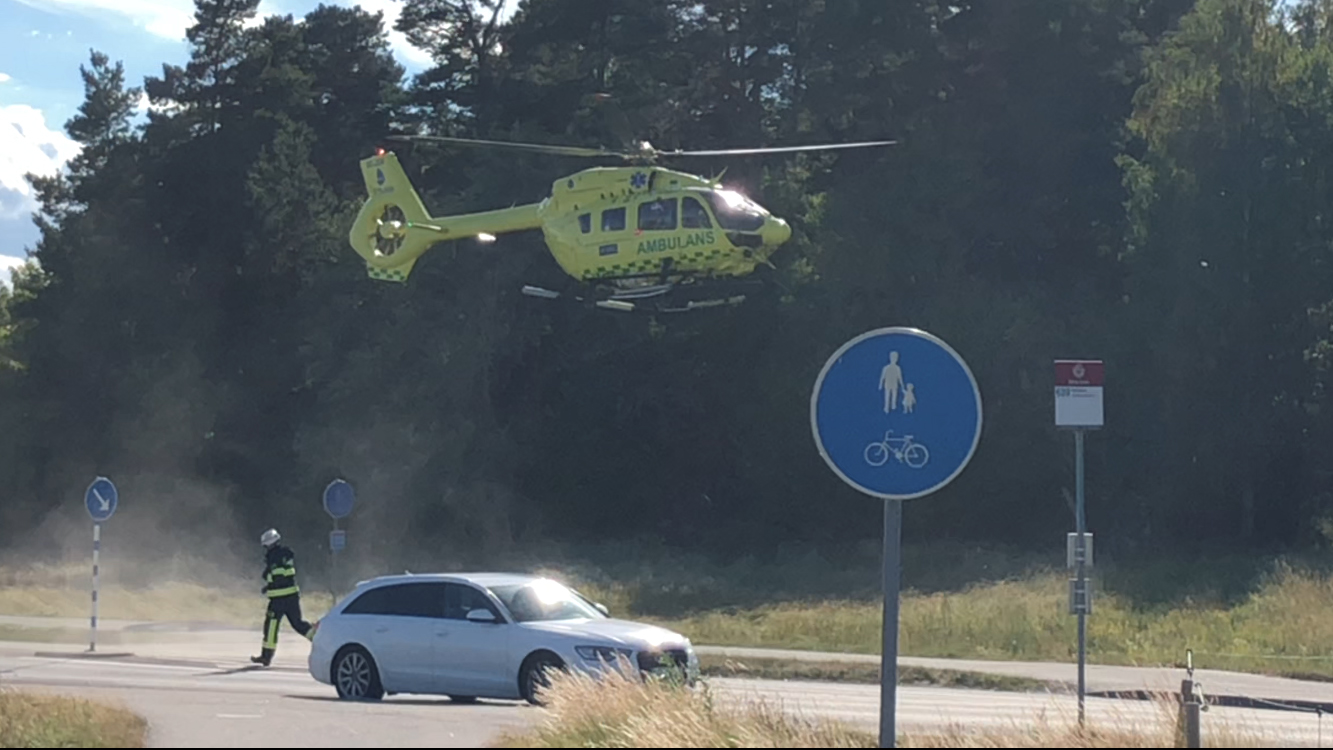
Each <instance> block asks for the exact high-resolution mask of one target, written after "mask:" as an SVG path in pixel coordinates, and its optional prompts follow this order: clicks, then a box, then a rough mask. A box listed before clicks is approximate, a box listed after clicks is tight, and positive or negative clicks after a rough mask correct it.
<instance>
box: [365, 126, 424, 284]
mask: <svg viewBox="0 0 1333 750" xmlns="http://www.w3.org/2000/svg"><path fill="white" fill-rule="evenodd" d="M361 176H362V177H363V178H364V179H365V181H366V192H367V193H368V195H369V197H368V198H367V199H366V202H365V203H363V204H362V206H361V211H360V213H358V214H357V217H356V221H355V222H354V223H353V224H352V229H351V231H350V232H349V235H348V239H349V240H350V241H351V244H352V249H354V250H356V252H357V254H358V255H360V256H361V257H362V258H363V259H364V260H365V261H366V272H367V273H368V274H369V275H370V277H371V278H373V279H378V280H380V281H398V282H406V281H407V276H408V274H410V273H411V272H412V266H414V265H415V264H416V262H417V259H418V258H420V257H421V255H422V254H423V253H425V252H426V251H427V250H429V249H430V247H431V245H433V244H435V243H436V242H438V241H439V239H440V238H439V237H438V236H435V234H436V233H435V231H433V230H435V229H436V228H435V227H433V226H432V225H431V217H430V214H428V213H427V212H426V207H425V205H424V204H423V203H422V202H421V197H420V196H419V195H417V192H416V189H415V188H413V187H412V183H411V181H410V180H409V179H408V178H407V173H406V172H405V171H403V167H402V165H401V164H399V163H398V157H397V156H395V155H394V154H393V153H385V152H384V151H383V150H380V151H379V152H378V153H377V154H376V155H375V156H372V157H370V158H368V159H362V160H361Z"/></svg>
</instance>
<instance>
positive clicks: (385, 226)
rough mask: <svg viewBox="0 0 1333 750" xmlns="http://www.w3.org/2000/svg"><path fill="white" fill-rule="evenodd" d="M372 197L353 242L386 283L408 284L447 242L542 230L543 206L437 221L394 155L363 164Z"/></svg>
mask: <svg viewBox="0 0 1333 750" xmlns="http://www.w3.org/2000/svg"><path fill="white" fill-rule="evenodd" d="M361 176H362V177H363V178H364V179H365V181H366V192H367V194H368V196H369V197H368V198H367V199H366V202H365V203H364V204H363V205H362V206H361V211H360V213H359V214H357V217H356V222H355V223H354V224H353V225H352V229H351V232H350V233H349V237H348V239H349V240H350V241H351V244H352V248H353V249H354V250H356V252H357V254H359V255H360V256H361V257H362V258H363V259H365V261H366V270H367V273H368V274H369V275H370V277H371V278H373V279H379V280H381V281H398V282H405V281H407V276H408V274H410V273H411V272H412V267H413V266H414V265H415V264H416V262H417V260H418V259H419V258H420V257H421V256H422V254H424V253H425V252H426V251H427V250H429V249H430V248H431V246H432V245H434V244H435V243H437V242H441V241H443V240H454V239H462V238H465V237H481V236H483V235H493V234H500V233H503V232H515V231H522V230H527V229H538V228H540V227H541V216H540V213H539V205H538V204H532V205H527V206H515V207H513V208H505V209H500V210H497V211H485V212H482V213H474V214H462V215H459V216H447V217H439V218H436V217H432V216H431V215H430V214H429V213H428V212H427V211H426V207H425V205H424V204H423V203H422V202H421V196H419V195H418V194H417V192H416V189H415V188H413V187H412V183H411V181H410V180H409V179H408V177H407V173H406V172H405V171H403V167H402V165H401V164H399V163H398V157H397V156H396V155H395V154H394V153H393V152H391V151H390V152H387V153H386V152H383V151H381V152H380V153H378V154H377V155H375V156H372V157H370V158H368V159H362V160H361Z"/></svg>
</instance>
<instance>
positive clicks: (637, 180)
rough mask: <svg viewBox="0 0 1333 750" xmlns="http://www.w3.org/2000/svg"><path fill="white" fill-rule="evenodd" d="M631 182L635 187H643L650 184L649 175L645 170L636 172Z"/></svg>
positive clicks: (630, 179)
mask: <svg viewBox="0 0 1333 750" xmlns="http://www.w3.org/2000/svg"><path fill="white" fill-rule="evenodd" d="M629 184H631V185H633V186H634V187H635V188H641V187H643V186H644V185H647V184H648V175H646V174H644V173H643V172H635V173H634V176H633V177H631V178H629Z"/></svg>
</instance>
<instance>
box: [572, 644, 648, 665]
mask: <svg viewBox="0 0 1333 750" xmlns="http://www.w3.org/2000/svg"><path fill="white" fill-rule="evenodd" d="M574 650H575V651H576V652H578V655H579V656H580V657H582V658H583V659H585V660H587V661H592V662H598V661H604V662H606V663H607V664H615V663H616V660H617V658H618V657H621V656H623V657H625V658H626V659H627V660H629V662H630V663H631V664H632V663H634V651H632V650H631V649H628V648H612V647H610V646H575V647H574Z"/></svg>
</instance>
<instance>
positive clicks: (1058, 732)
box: [496, 674, 1281, 748]
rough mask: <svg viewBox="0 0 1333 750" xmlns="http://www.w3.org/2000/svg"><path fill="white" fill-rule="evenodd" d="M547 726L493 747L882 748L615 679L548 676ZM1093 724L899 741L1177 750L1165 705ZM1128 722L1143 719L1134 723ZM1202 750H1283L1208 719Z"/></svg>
mask: <svg viewBox="0 0 1333 750" xmlns="http://www.w3.org/2000/svg"><path fill="white" fill-rule="evenodd" d="M544 698H545V700H546V701H547V717H546V720H545V721H544V722H543V723H541V724H539V725H538V726H537V727H536V728H535V729H532V730H530V731H528V732H525V733H521V734H509V735H506V736H504V737H502V738H501V740H500V741H499V742H498V743H497V745H496V746H497V747H509V748H516V747H534V748H542V747H582V748H599V747H605V748H650V747H669V748H678V747H707V748H724V747H725V748H734V747H762V748H777V747H797V748H813V747H848V748H861V747H866V748H870V747H878V738H877V737H876V736H875V735H874V734H873V733H871V732H867V731H864V730H861V729H856V728H849V727H846V726H843V725H841V724H838V723H834V722H820V721H810V720H805V719H800V718H795V717H793V716H791V715H789V714H786V713H784V712H783V711H781V710H779V709H775V708H773V707H771V706H769V705H766V704H764V703H762V702H746V703H729V704H728V705H723V704H722V702H721V701H719V700H718V699H717V698H716V697H715V696H714V694H713V693H711V692H710V691H709V690H708V688H707V685H706V684H705V685H704V686H703V687H702V688H701V689H700V690H697V691H689V690H684V689H681V688H679V687H677V686H674V685H672V684H670V683H666V682H649V683H643V682H640V681H638V680H635V679H632V678H626V677H624V676H622V675H620V674H611V675H607V676H606V677H604V678H602V679H600V680H598V679H593V678H590V677H587V676H584V675H570V674H560V675H554V676H553V678H552V684H551V687H550V688H548V689H546V690H545V691H544ZM1125 714H1126V715H1125V716H1122V717H1110V720H1107V718H1106V717H1099V718H1100V719H1101V720H1100V722H1099V723H1100V724H1101V725H1103V726H1107V727H1110V728H1108V729H1101V730H1090V731H1080V730H1079V729H1078V727H1077V724H1076V722H1074V721H1073V720H1072V718H1071V717H1058V718H1043V719H1040V720H1038V721H1036V722H1032V723H1031V724H1028V725H1024V726H1013V727H1011V728H999V729H990V728H987V729H970V728H966V727H961V726H955V727H945V728H942V729H940V730H937V731H925V732H921V731H915V732H907V733H900V735H899V738H898V746H899V747H937V748H945V747H978V748H1002V747H1071V748H1102V747H1107V748H1109V747H1132V748H1138V747H1175V746H1176V734H1175V715H1176V714H1175V709H1174V706H1173V705H1171V704H1169V703H1166V702H1162V703H1160V704H1158V705H1157V706H1155V709H1154V710H1150V711H1148V712H1147V719H1146V720H1145V719H1144V718H1143V717H1142V715H1141V714H1143V712H1142V711H1135V712H1125ZM1130 714H1140V716H1138V717H1135V716H1132V715H1130ZM1206 726H1207V730H1206V732H1205V736H1204V743H1203V744H1204V746H1205V747H1280V746H1281V745H1280V744H1272V745H1264V744H1261V743H1260V742H1259V739H1258V738H1257V737H1256V736H1253V735H1251V734H1248V733H1246V732H1244V731H1237V730H1235V729H1233V728H1230V727H1228V726H1227V725H1226V723H1225V722H1224V721H1218V720H1217V719H1216V717H1213V716H1209V717H1208V719H1207V723H1206Z"/></svg>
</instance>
